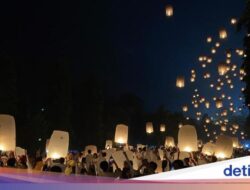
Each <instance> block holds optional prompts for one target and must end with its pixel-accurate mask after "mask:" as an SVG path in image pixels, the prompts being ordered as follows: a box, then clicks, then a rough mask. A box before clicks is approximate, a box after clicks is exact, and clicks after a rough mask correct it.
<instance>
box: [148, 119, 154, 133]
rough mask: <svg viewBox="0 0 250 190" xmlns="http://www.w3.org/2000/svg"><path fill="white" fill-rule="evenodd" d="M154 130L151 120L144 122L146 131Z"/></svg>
mask: <svg viewBox="0 0 250 190" xmlns="http://www.w3.org/2000/svg"><path fill="white" fill-rule="evenodd" d="M153 132H154V127H153V123H152V122H147V123H146V133H148V134H151V133H153Z"/></svg>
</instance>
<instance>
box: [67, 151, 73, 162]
mask: <svg viewBox="0 0 250 190" xmlns="http://www.w3.org/2000/svg"><path fill="white" fill-rule="evenodd" d="M72 159H73V154H72V153H71V152H70V153H69V154H68V160H72Z"/></svg>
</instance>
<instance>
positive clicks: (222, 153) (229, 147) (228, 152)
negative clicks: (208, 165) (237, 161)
mask: <svg viewBox="0 0 250 190" xmlns="http://www.w3.org/2000/svg"><path fill="white" fill-rule="evenodd" d="M232 153H233V141H232V138H231V137H228V136H224V135H220V136H219V137H218V139H217V141H216V147H215V156H216V157H217V158H219V159H225V158H231V156H232Z"/></svg>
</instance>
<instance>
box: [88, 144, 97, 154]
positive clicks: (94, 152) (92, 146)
mask: <svg viewBox="0 0 250 190" xmlns="http://www.w3.org/2000/svg"><path fill="white" fill-rule="evenodd" d="M88 150H91V154H97V146H95V145H88V146H85V152H86V153H88Z"/></svg>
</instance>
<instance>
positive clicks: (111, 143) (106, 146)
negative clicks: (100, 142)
mask: <svg viewBox="0 0 250 190" xmlns="http://www.w3.org/2000/svg"><path fill="white" fill-rule="evenodd" d="M112 147H113V141H112V140H106V143H105V149H111V148H112Z"/></svg>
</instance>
